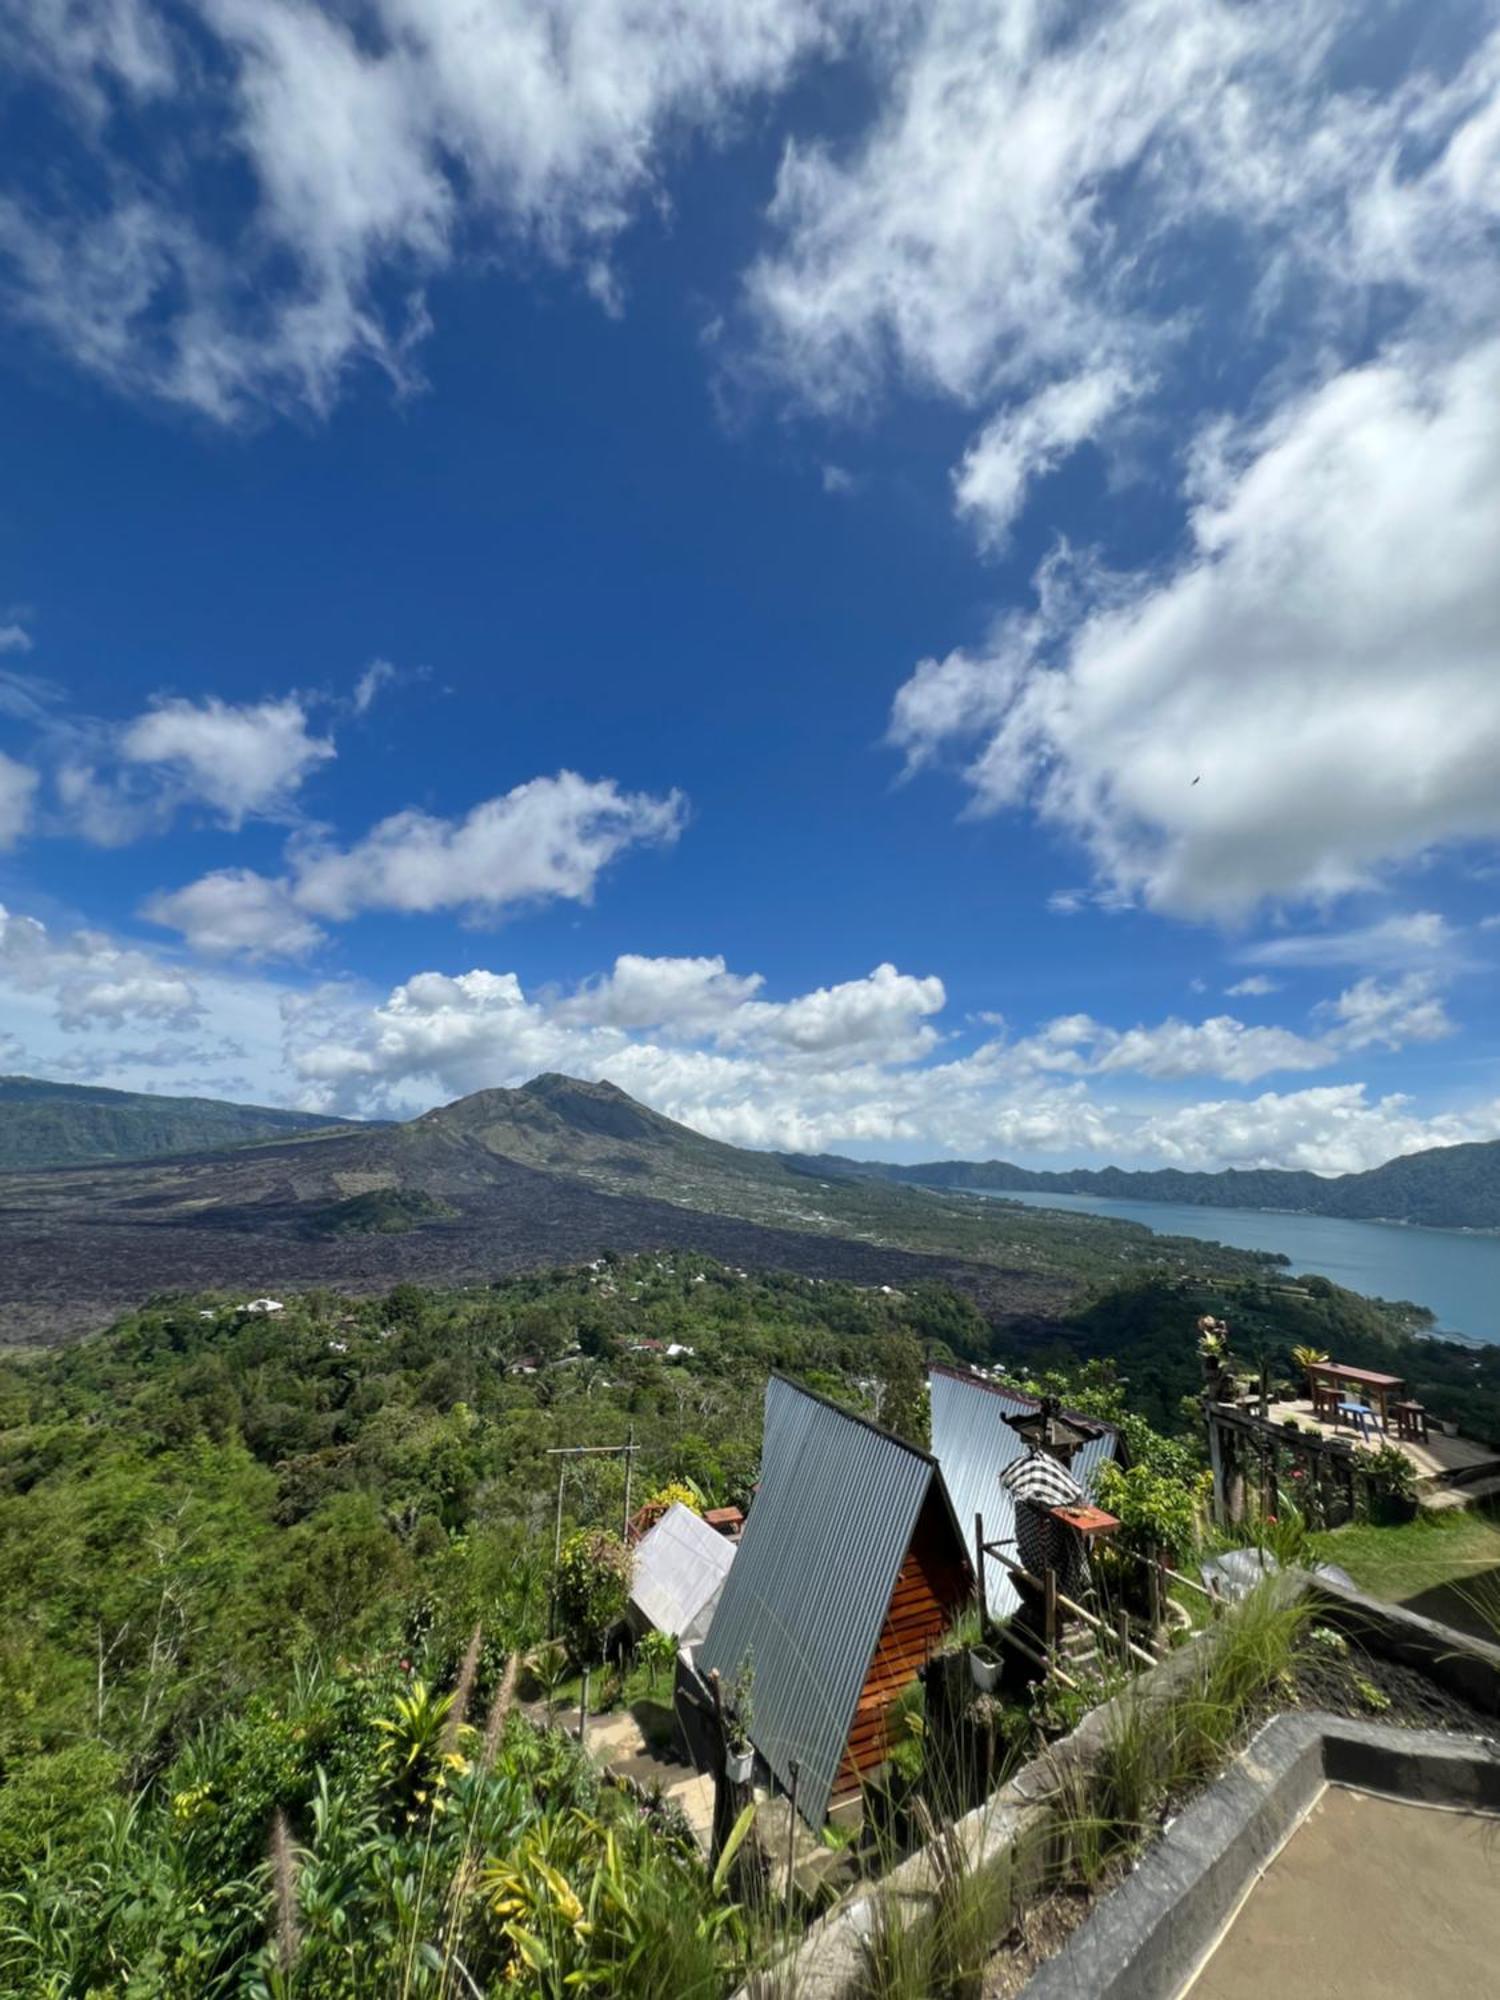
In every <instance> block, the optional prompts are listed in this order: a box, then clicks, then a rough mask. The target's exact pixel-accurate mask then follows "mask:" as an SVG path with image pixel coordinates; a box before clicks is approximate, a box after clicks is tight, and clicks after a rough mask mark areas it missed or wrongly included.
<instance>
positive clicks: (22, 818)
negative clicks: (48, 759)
mask: <svg viewBox="0 0 1500 2000" xmlns="http://www.w3.org/2000/svg"><path fill="white" fill-rule="evenodd" d="M36 789H37V775H36V772H35V771H33V770H31V769H29V768H28V767H27V766H26V765H25V764H19V763H17V761H16V760H15V758H14V757H7V756H6V754H5V752H4V751H3V750H0V848H4V847H10V846H13V845H14V843H15V842H16V841H18V840H19V839H20V837H21V835H22V834H23V833H24V832H25V831H26V828H27V827H28V825H29V824H30V822H31V808H32V803H33V801H34V799H35V797H36Z"/></svg>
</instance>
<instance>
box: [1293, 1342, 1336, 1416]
mask: <svg viewBox="0 0 1500 2000" xmlns="http://www.w3.org/2000/svg"><path fill="white" fill-rule="evenodd" d="M1292 1359H1293V1361H1294V1362H1295V1363H1296V1364H1297V1366H1298V1367H1299V1368H1300V1369H1301V1370H1302V1373H1303V1375H1304V1376H1305V1377H1306V1379H1307V1400H1308V1401H1309V1402H1310V1403H1315V1402H1316V1401H1317V1396H1316V1394H1315V1392H1314V1386H1313V1370H1314V1369H1315V1368H1326V1367H1327V1366H1328V1356H1327V1355H1326V1354H1325V1353H1324V1352H1323V1350H1322V1348H1321V1347H1294V1348H1293V1349H1292Z"/></svg>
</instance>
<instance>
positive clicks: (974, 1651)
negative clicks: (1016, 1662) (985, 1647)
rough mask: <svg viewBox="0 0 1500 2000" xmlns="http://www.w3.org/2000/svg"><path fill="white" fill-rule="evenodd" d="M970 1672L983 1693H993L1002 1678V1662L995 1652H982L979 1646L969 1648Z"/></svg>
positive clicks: (976, 1685)
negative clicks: (997, 1682)
mask: <svg viewBox="0 0 1500 2000" xmlns="http://www.w3.org/2000/svg"><path fill="white" fill-rule="evenodd" d="M969 1672H970V1674H971V1675H972V1676H973V1679H974V1685H975V1687H976V1688H978V1690H979V1692H980V1693H981V1694H992V1693H993V1692H994V1688H995V1683H996V1681H998V1680H999V1678H1000V1662H999V1660H998V1659H997V1658H996V1657H995V1655H994V1654H993V1653H989V1652H983V1653H982V1652H980V1651H979V1650H978V1648H977V1647H971V1648H970V1649H969Z"/></svg>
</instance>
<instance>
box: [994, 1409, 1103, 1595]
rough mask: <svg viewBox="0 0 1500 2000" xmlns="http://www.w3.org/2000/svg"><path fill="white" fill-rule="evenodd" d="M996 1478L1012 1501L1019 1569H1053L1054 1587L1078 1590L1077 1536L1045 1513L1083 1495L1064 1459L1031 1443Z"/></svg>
mask: <svg viewBox="0 0 1500 2000" xmlns="http://www.w3.org/2000/svg"><path fill="white" fill-rule="evenodd" d="M1000 1484H1001V1485H1002V1486H1003V1487H1004V1488H1005V1490H1006V1492H1007V1493H1009V1494H1010V1496H1011V1498H1012V1499H1013V1500H1014V1501H1015V1503H1016V1557H1017V1560H1018V1561H1019V1562H1020V1565H1021V1567H1022V1569H1024V1570H1029V1571H1030V1572H1031V1574H1032V1575H1033V1576H1040V1575H1041V1574H1042V1573H1043V1571H1044V1570H1049V1569H1050V1570H1055V1571H1056V1572H1057V1581H1058V1584H1059V1587H1060V1588H1061V1589H1062V1590H1064V1591H1065V1592H1066V1593H1067V1594H1068V1595H1069V1596H1070V1597H1076V1596H1078V1595H1080V1594H1081V1593H1082V1591H1083V1590H1084V1589H1085V1587H1086V1586H1087V1583H1088V1556H1087V1552H1086V1550H1085V1548H1084V1543H1083V1538H1082V1536H1081V1535H1073V1534H1070V1533H1069V1532H1068V1530H1067V1529H1066V1528H1064V1527H1062V1526H1060V1525H1059V1523H1058V1522H1056V1521H1053V1520H1050V1519H1049V1518H1048V1514H1047V1509H1048V1508H1049V1507H1071V1506H1073V1505H1074V1503H1075V1502H1077V1501H1079V1500H1082V1499H1084V1498H1085V1497H1086V1496H1085V1494H1084V1490H1083V1488H1082V1487H1081V1486H1080V1485H1079V1484H1078V1481H1077V1480H1076V1479H1075V1478H1074V1477H1073V1475H1072V1473H1071V1472H1069V1470H1068V1469H1067V1467H1066V1466H1065V1465H1060V1464H1059V1463H1058V1461H1057V1460H1056V1459H1055V1458H1049V1457H1048V1455H1047V1453H1046V1452H1044V1451H1042V1450H1040V1449H1039V1448H1038V1447H1037V1446H1036V1445H1032V1446H1031V1448H1030V1450H1029V1451H1028V1452H1027V1455H1026V1456H1025V1458H1017V1459H1013V1460H1012V1461H1011V1463H1010V1464H1009V1465H1007V1466H1006V1468H1005V1470H1004V1471H1003V1472H1002V1473H1001V1474H1000Z"/></svg>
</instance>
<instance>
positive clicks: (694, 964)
mask: <svg viewBox="0 0 1500 2000" xmlns="http://www.w3.org/2000/svg"><path fill="white" fill-rule="evenodd" d="M764 984H765V982H764V980H763V979H762V978H761V976H760V974H759V973H749V974H740V973H734V972H731V971H730V970H729V968H728V966H727V965H726V964H725V963H724V960H723V958H722V957H713V958H645V957H643V956H641V954H640V953H638V952H626V953H624V954H622V956H621V957H619V958H617V959H616V960H615V962H614V966H613V968H612V970H611V971H609V972H607V973H606V974H605V975H604V976H603V977H602V978H600V979H593V980H588V981H586V982H585V984H584V985H583V986H581V987H580V988H579V990H578V991H577V992H576V993H575V994H573V995H572V996H571V997H569V998H566V999H563V1000H560V1001H559V1002H558V1003H557V1005H556V1006H555V1008H554V1009H553V1012H554V1014H555V1017H556V1018H557V1019H558V1020H560V1021H563V1022H567V1023H570V1024H572V1023H577V1024H578V1025H581V1026H583V1025H586V1026H599V1027H609V1028H627V1029H632V1028H655V1027H659V1026H660V1025H661V1024H662V1023H663V1022H665V1021H670V1022H672V1023H674V1024H675V1025H676V1027H677V1028H678V1029H679V1030H684V1029H685V1030H688V1031H689V1032H692V1031H697V1032H701V1033H711V1032H712V1031H713V1030H714V1029H716V1028H719V1027H722V1026H723V1025H724V1024H725V1023H726V1022H727V1021H728V1020H729V1019H730V1017H731V1016H733V1015H734V1014H736V1013H738V1011H739V1010H740V1009H741V1008H742V1007H743V1006H744V1005H745V1003H746V1002H747V1001H749V1000H752V999H753V998H754V997H755V995H756V994H757V993H758V992H759V990H760V988H761V987H762V986H763V985H764Z"/></svg>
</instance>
